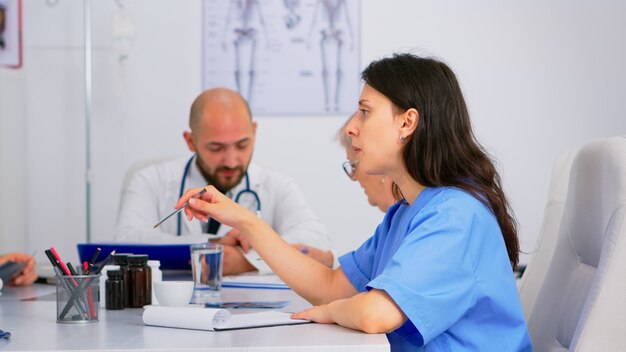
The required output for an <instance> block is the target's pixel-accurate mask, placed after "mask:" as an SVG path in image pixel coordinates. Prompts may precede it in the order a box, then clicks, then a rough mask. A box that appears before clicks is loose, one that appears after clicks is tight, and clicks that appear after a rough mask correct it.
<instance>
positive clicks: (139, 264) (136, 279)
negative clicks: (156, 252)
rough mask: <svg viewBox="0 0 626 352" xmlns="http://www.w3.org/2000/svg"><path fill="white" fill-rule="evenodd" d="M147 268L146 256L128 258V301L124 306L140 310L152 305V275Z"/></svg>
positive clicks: (130, 256)
mask: <svg viewBox="0 0 626 352" xmlns="http://www.w3.org/2000/svg"><path fill="white" fill-rule="evenodd" d="M150 273H151V271H150V267H149V266H148V256H147V255H145V254H136V255H129V256H128V282H129V285H130V287H128V288H127V292H128V298H129V301H128V302H126V303H127V304H126V306H127V307H130V308H142V307H143V306H145V305H149V304H152V275H150Z"/></svg>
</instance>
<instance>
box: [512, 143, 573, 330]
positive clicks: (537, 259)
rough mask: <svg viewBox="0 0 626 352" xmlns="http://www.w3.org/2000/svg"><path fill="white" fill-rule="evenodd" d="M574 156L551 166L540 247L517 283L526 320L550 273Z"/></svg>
mask: <svg viewBox="0 0 626 352" xmlns="http://www.w3.org/2000/svg"><path fill="white" fill-rule="evenodd" d="M575 155H576V151H571V152H567V153H565V154H563V155H561V156H559V158H558V159H557V160H556V161H555V162H554V164H553V165H552V174H551V179H550V188H549V189H548V200H547V202H546V207H545V209H544V213H543V222H542V224H541V230H540V232H539V236H538V237H537V244H536V246H535V249H534V254H533V256H532V258H531V259H530V260H529V263H528V267H527V268H526V270H525V271H524V275H522V277H521V279H520V280H519V281H518V284H517V285H518V290H519V295H520V300H521V302H522V307H523V308H524V315H525V316H526V320H528V319H529V316H530V312H531V311H532V309H533V307H534V306H535V300H536V299H537V295H538V294H539V289H540V288H541V286H542V285H543V281H544V280H545V277H546V273H547V271H548V264H550V260H551V259H552V256H553V255H554V249H555V246H556V239H557V237H558V234H559V227H560V225H561V220H562V219H563V210H564V209H565V198H566V196H567V186H568V184H569V174H570V169H571V168H572V161H573V160H574V156H575Z"/></svg>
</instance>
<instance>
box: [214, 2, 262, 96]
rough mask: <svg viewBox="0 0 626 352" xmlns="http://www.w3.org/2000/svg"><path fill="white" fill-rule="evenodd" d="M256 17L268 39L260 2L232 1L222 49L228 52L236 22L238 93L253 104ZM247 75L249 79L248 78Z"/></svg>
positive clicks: (236, 76) (234, 42)
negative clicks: (229, 41)
mask: <svg viewBox="0 0 626 352" xmlns="http://www.w3.org/2000/svg"><path fill="white" fill-rule="evenodd" d="M255 16H257V17H258V20H259V24H260V25H261V27H262V29H263V34H264V35H265V38H266V39H267V38H268V36H267V33H266V28H265V21H264V20H263V14H262V12H261V5H260V3H259V1H258V0H231V1H230V4H229V7H228V14H227V16H226V26H225V28H224V39H223V41H222V47H223V49H224V51H226V50H228V38H227V37H228V36H229V35H230V34H231V32H230V26H231V25H232V24H233V22H236V26H234V28H233V29H232V33H234V40H233V42H232V44H233V46H234V48H235V83H236V85H237V91H238V92H239V94H241V96H243V97H244V98H246V99H247V100H248V103H249V104H252V98H253V97H252V93H253V92H254V82H255V75H256V67H255V59H256V58H255V55H256V45H257V40H258V39H257V29H256V28H255V27H254V26H253V21H254V19H255ZM246 73H247V77H246Z"/></svg>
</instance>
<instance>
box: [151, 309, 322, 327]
mask: <svg viewBox="0 0 626 352" xmlns="http://www.w3.org/2000/svg"><path fill="white" fill-rule="evenodd" d="M290 316H291V313H285V312H279V311H275V310H272V311H268V312H261V313H251V314H236V315H231V314H230V312H229V311H227V310H226V309H213V308H202V307H197V306H190V307H160V306H146V308H145V309H144V312H143V323H144V324H146V325H154V326H163V327H169V328H181V329H194V330H209V331H224V330H235V329H250V328H257V327H269V326H279V325H296V324H306V323H310V321H308V320H296V319H291V318H290Z"/></svg>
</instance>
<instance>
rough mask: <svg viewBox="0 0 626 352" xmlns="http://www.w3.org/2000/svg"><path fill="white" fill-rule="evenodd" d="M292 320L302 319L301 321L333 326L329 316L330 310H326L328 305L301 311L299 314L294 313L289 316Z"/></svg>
mask: <svg viewBox="0 0 626 352" xmlns="http://www.w3.org/2000/svg"><path fill="white" fill-rule="evenodd" d="M291 318H292V319H302V320H310V321H314V322H316V323H321V324H334V323H335V321H334V320H333V318H332V315H331V314H330V309H329V308H328V304H323V305H321V306H315V307H313V308H309V309H306V310H303V311H302V312H299V313H294V314H292V315H291Z"/></svg>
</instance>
